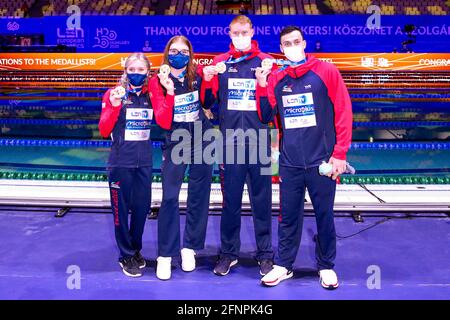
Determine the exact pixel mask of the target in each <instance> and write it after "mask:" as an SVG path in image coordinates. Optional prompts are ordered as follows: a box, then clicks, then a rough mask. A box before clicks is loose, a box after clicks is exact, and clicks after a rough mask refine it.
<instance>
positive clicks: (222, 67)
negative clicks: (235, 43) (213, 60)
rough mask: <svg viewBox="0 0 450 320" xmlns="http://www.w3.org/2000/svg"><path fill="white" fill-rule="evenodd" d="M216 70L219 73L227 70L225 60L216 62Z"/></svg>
mask: <svg viewBox="0 0 450 320" xmlns="http://www.w3.org/2000/svg"><path fill="white" fill-rule="evenodd" d="M216 70H217V72H218V73H224V72H225V71H227V66H226V65H225V63H223V62H219V63H218V64H216Z"/></svg>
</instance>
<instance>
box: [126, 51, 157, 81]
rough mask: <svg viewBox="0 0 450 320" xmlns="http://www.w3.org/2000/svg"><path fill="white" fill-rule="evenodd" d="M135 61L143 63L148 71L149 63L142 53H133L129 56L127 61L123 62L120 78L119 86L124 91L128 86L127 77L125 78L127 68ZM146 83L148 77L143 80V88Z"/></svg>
mask: <svg viewBox="0 0 450 320" xmlns="http://www.w3.org/2000/svg"><path fill="white" fill-rule="evenodd" d="M136 60H140V61H142V62H144V64H145V65H146V66H147V72H149V71H150V66H151V63H150V61H149V60H148V58H147V57H146V56H145V55H144V54H143V53H142V52H135V53H132V54H130V55H129V56H128V58H127V60H125V68H124V70H123V74H122V76H121V77H120V84H121V85H122V87H124V88H125V89H127V88H128V85H129V81H128V77H127V68H128V66H129V65H130V64H131V63H132V62H134V61H136ZM147 83H148V77H147V78H146V79H145V82H144V84H143V85H142V86H143V87H145V86H147Z"/></svg>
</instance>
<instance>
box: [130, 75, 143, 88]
mask: <svg viewBox="0 0 450 320" xmlns="http://www.w3.org/2000/svg"><path fill="white" fill-rule="evenodd" d="M127 77H128V81H130V83H131V85H133V86H135V87H140V86H142V85H143V84H144V82H145V79H147V74H146V73H128V74H127Z"/></svg>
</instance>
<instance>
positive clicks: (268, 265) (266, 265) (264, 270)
mask: <svg viewBox="0 0 450 320" xmlns="http://www.w3.org/2000/svg"><path fill="white" fill-rule="evenodd" d="M258 264H259V274H260V275H262V276H265V275H266V274H268V273H269V272H270V271H271V270H272V269H273V261H272V260H271V259H262V260H260V261H258Z"/></svg>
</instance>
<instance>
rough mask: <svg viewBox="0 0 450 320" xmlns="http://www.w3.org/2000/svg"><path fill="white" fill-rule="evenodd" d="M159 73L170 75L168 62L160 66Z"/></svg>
mask: <svg viewBox="0 0 450 320" xmlns="http://www.w3.org/2000/svg"><path fill="white" fill-rule="evenodd" d="M159 73H160V74H162V75H165V76H168V75H169V73H170V67H169V66H168V65H167V64H163V65H162V66H161V67H160V68H159Z"/></svg>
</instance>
